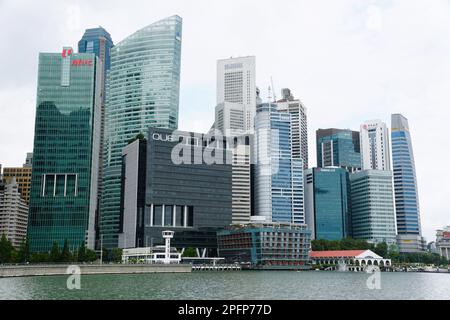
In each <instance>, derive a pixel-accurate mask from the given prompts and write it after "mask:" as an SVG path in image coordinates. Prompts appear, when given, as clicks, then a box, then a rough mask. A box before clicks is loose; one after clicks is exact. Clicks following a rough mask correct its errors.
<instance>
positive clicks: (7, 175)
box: [0, 152, 33, 205]
mask: <svg viewBox="0 0 450 320" xmlns="http://www.w3.org/2000/svg"><path fill="white" fill-rule="evenodd" d="M32 163H33V153H32V152H28V153H27V157H26V159H25V163H24V164H23V166H22V167H14V168H13V167H11V168H10V167H7V168H4V169H3V179H4V181H5V182H6V183H11V181H12V178H14V177H15V178H16V183H17V184H18V185H19V192H20V195H21V196H22V198H23V199H24V200H25V202H26V203H27V205H28V203H29V202H30V190H31V170H32ZM0 174H1V167H0ZM0 180H1V177H0Z"/></svg>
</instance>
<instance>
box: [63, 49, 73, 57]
mask: <svg viewBox="0 0 450 320" xmlns="http://www.w3.org/2000/svg"><path fill="white" fill-rule="evenodd" d="M71 55H72V48H64V49H63V51H62V53H61V56H62V57H63V58H66V57H69V56H71Z"/></svg>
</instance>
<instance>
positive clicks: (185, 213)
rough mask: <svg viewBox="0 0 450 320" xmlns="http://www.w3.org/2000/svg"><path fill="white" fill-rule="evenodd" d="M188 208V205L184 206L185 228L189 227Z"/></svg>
mask: <svg viewBox="0 0 450 320" xmlns="http://www.w3.org/2000/svg"><path fill="white" fill-rule="evenodd" d="M187 210H188V207H187V206H184V213H183V215H184V219H183V220H184V227H185V228H187Z"/></svg>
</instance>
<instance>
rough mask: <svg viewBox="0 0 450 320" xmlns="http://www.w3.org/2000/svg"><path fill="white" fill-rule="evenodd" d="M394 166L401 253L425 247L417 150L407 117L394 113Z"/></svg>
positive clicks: (392, 134) (392, 123) (392, 124)
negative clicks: (417, 175) (421, 218)
mask: <svg viewBox="0 0 450 320" xmlns="http://www.w3.org/2000/svg"><path fill="white" fill-rule="evenodd" d="M391 121H392V122H391V127H392V129H391V131H392V132H391V137H392V165H393V167H394V190H395V209H396V215H397V233H398V245H399V250H400V252H417V251H423V250H425V246H424V242H425V241H424V239H423V238H422V230H421V229H422V228H421V225H420V208H419V193H418V190H417V178H416V168H415V163H414V153H413V148H412V142H411V135H410V132H409V124H408V119H406V118H405V117H404V116H403V115H401V114H393V115H392V119H391Z"/></svg>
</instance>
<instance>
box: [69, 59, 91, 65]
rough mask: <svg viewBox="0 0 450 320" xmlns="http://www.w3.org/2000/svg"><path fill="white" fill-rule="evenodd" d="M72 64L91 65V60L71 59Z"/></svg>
mask: <svg viewBox="0 0 450 320" xmlns="http://www.w3.org/2000/svg"><path fill="white" fill-rule="evenodd" d="M72 66H92V60H82V59H76V60H73V61H72Z"/></svg>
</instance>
